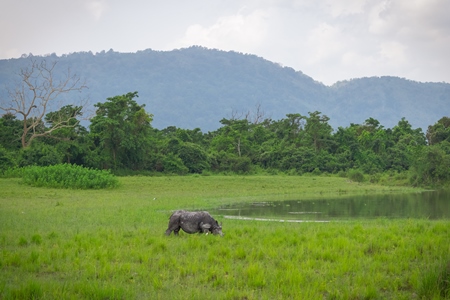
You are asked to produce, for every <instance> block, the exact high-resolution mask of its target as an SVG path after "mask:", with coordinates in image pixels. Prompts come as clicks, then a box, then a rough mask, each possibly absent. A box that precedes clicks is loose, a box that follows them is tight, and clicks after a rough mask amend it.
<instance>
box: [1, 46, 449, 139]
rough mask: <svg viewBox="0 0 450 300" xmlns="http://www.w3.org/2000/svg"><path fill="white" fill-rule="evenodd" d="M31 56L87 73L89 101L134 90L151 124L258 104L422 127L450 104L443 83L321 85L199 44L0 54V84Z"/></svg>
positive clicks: (210, 118) (200, 120) (211, 125)
mask: <svg viewBox="0 0 450 300" xmlns="http://www.w3.org/2000/svg"><path fill="white" fill-rule="evenodd" d="M30 58H34V59H38V60H39V59H46V60H52V61H53V60H54V61H57V62H58V67H59V68H60V69H62V70H67V68H69V67H70V69H71V70H73V71H74V72H76V73H77V74H78V75H79V76H80V77H81V78H84V79H85V80H86V82H87V85H88V86H89V94H90V98H91V102H92V104H94V103H97V102H104V101H106V98H108V97H113V96H116V95H121V94H126V93H128V92H133V91H138V92H139V98H138V99H137V101H138V103H140V104H145V105H146V110H147V111H148V112H149V113H152V114H153V115H154V121H153V123H152V124H153V126H154V127H156V128H160V129H162V128H165V127H168V126H176V127H181V128H186V129H193V128H200V129H201V130H202V131H204V132H206V131H211V130H215V129H217V128H219V127H220V126H221V124H220V122H219V121H220V120H221V119H222V118H231V117H233V116H235V115H236V114H245V113H247V112H252V111H254V110H255V109H256V107H259V108H260V109H261V110H262V112H264V114H265V116H266V117H269V118H272V119H274V120H279V119H281V118H284V117H285V115H286V114H288V113H300V114H302V115H307V113H308V112H313V111H320V112H322V114H324V115H327V116H328V117H330V121H329V123H330V125H332V126H333V127H334V128H337V127H339V126H342V127H347V126H349V125H350V124H351V123H359V124H360V123H363V122H364V121H365V120H366V119H368V118H370V117H372V118H374V119H377V120H378V121H380V124H381V125H383V126H385V127H388V128H390V127H393V126H395V125H396V124H397V123H398V121H400V120H401V118H402V117H405V118H406V120H408V121H409V122H410V123H411V125H412V126H413V127H414V128H418V127H420V128H422V130H423V131H426V129H427V127H428V126H429V125H432V124H434V123H435V122H436V121H437V120H439V119H440V118H441V117H443V116H444V115H441V114H448V108H450V84H448V83H430V82H427V83H423V82H417V81H412V80H408V79H404V78H399V77H394V76H382V77H375V76H374V77H365V78H355V79H352V80H345V81H338V82H336V83H335V84H333V85H331V86H327V85H324V84H323V83H321V82H318V81H316V80H314V79H313V78H311V77H309V76H308V75H306V74H304V73H303V72H301V71H296V70H294V69H293V68H290V67H286V66H281V65H280V64H277V63H274V62H271V61H268V60H266V59H264V58H262V57H258V56H256V55H253V54H243V53H238V52H234V51H222V50H217V49H207V48H203V47H198V46H194V47H189V48H183V49H175V50H171V51H155V50H151V49H146V50H142V51H138V52H135V53H119V52H114V51H113V50H109V51H107V52H106V51H102V52H100V53H96V54H93V53H92V52H75V53H71V54H67V55H62V56H57V55H55V54H52V55H49V56H30V57H25V56H23V57H21V58H17V59H9V60H0V86H11V84H12V79H13V76H12V75H14V73H17V71H18V70H20V68H23V67H24V66H26V64H27V62H28V60H29V59H30ZM3 90H4V89H3ZM1 96H2V97H5V94H4V93H3V95H1Z"/></svg>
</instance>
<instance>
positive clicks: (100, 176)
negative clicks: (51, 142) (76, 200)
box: [22, 164, 118, 189]
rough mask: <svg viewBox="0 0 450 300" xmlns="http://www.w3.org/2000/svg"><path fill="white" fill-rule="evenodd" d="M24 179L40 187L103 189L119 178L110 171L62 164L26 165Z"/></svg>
mask: <svg viewBox="0 0 450 300" xmlns="http://www.w3.org/2000/svg"><path fill="white" fill-rule="evenodd" d="M22 180H23V182H24V183H26V184H29V185H32V186H38V187H52V188H72V189H102V188H112V187H116V186H117V185H118V180H117V178H116V177H115V176H114V175H112V174H111V173H110V172H109V171H104V170H102V171H101V170H95V169H90V168H84V167H82V166H77V165H70V164H60V165H54V166H48V167H38V166H32V167H25V168H24V169H23V176H22Z"/></svg>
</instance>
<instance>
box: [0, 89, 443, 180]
mask: <svg viewBox="0 0 450 300" xmlns="http://www.w3.org/2000/svg"><path fill="white" fill-rule="evenodd" d="M137 97H138V94H137V92H134V93H128V94H125V95H120V96H115V97H111V98H108V99H107V101H106V102H105V103H97V104H96V105H95V106H96V107H97V111H96V116H95V117H94V118H93V119H92V122H91V124H90V127H89V128H90V132H88V131H87V130H86V129H85V128H84V127H82V126H80V125H79V124H78V125H77V121H76V119H72V120H71V122H72V123H73V124H72V123H71V124H69V125H76V126H73V127H67V128H59V129H58V130H54V131H53V132H52V135H50V136H46V137H44V138H40V139H39V140H38V141H37V142H34V143H33V144H32V145H31V146H30V147H28V148H26V149H23V150H17V149H16V150H14V149H12V148H9V147H7V146H3V148H2V147H1V145H0V170H13V169H14V168H15V167H16V166H18V167H22V166H33V165H34V166H51V165H55V164H61V163H71V164H76V165H82V166H85V167H89V168H94V169H109V170H113V171H115V172H116V174H119V173H120V174H137V173H140V174H156V173H166V174H179V175H185V174H202V173H210V174H211V173H239V174H249V173H261V174H265V173H270V174H277V173H285V174H316V175H317V174H322V173H328V174H336V173H339V172H346V171H347V170H358V172H356V171H350V173H349V174H347V175H348V176H355V178H353V179H352V180H354V181H358V182H359V181H361V180H364V179H363V177H364V175H367V179H368V180H369V181H371V182H381V183H383V184H389V180H385V177H386V176H384V175H383V176H379V175H377V174H388V173H391V172H393V173H403V174H409V175H410V181H409V182H408V181H407V180H405V178H406V175H403V178H400V179H398V180H397V179H394V181H395V183H396V184H399V183H401V182H402V183H403V184H413V185H416V186H419V185H420V186H445V185H448V184H450V176H449V175H448V174H449V172H447V169H449V167H450V162H449V161H450V158H449V157H450V142H449V141H448V134H447V133H448V128H449V125H450V121H449V119H448V118H447V117H444V118H441V119H440V120H439V121H438V122H437V123H436V124H435V125H433V126H430V127H429V128H428V131H427V136H426V137H425V135H424V133H423V132H422V130H421V129H420V128H417V129H413V128H412V126H411V124H410V123H409V122H408V121H407V120H406V119H405V118H402V119H401V120H400V121H399V122H398V124H397V125H396V126H394V127H393V128H392V129H390V128H387V129H386V128H384V126H382V125H381V123H380V121H378V120H376V119H374V118H372V117H370V118H368V119H366V120H365V121H364V123H362V124H353V123H352V124H350V126H348V127H345V128H344V127H339V128H338V129H337V130H336V132H334V133H333V130H332V127H331V126H330V124H329V120H330V119H329V118H328V117H327V116H326V115H322V113H321V112H319V111H314V112H309V113H308V115H307V116H304V115H301V114H299V113H291V114H286V117H285V118H283V119H281V120H272V119H263V117H262V114H261V112H260V111H259V110H258V112H257V114H256V117H254V118H253V117H252V114H251V113H250V112H249V113H248V114H246V115H245V118H241V119H239V118H236V117H235V116H234V117H233V118H231V119H225V118H223V119H221V120H220V123H221V124H222V125H223V126H222V127H220V128H219V129H217V130H215V131H212V132H208V133H207V134H204V133H202V132H201V130H200V129H199V128H196V129H193V130H189V129H181V128H177V127H175V126H169V127H167V128H165V129H163V130H158V129H155V128H152V126H151V122H152V117H153V116H152V114H149V113H147V112H146V111H145V109H144V105H139V104H138V103H137V102H136V101H135V98H137ZM80 109H81V108H80V107H72V106H70V105H69V106H65V107H63V108H61V109H60V110H59V111H57V112H51V113H49V114H47V116H46V121H47V123H48V124H50V125H51V124H53V123H58V122H59V121H60V120H64V119H67V118H68V117H71V116H78V115H79V113H80ZM18 125H20V121H17V120H15V118H14V117H13V116H11V115H5V116H3V118H2V119H1V122H0V127H1V128H2V129H5V131H4V132H5V134H4V135H1V134H0V142H1V143H3V144H5V143H6V142H3V141H11V132H14V131H15V130H16V129H17V127H18ZM42 126H44V127H45V124H42ZM42 130H45V128H42ZM427 139H428V141H429V144H427V143H426V141H427ZM3 173H4V175H3V176H5V171H3ZM9 174H10V175H11V174H12V173H9ZM8 176H9V175H8Z"/></svg>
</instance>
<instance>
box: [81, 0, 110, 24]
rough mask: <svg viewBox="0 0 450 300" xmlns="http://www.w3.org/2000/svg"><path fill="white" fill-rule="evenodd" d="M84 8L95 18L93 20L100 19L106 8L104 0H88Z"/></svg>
mask: <svg viewBox="0 0 450 300" xmlns="http://www.w3.org/2000/svg"><path fill="white" fill-rule="evenodd" d="M85 6H86V9H87V10H88V12H89V13H90V14H91V15H92V16H93V17H94V18H95V20H97V21H98V20H100V19H101V17H102V16H103V13H104V12H105V10H106V9H107V8H108V5H107V3H106V1H103V0H94V1H88V2H87V3H86V4H85Z"/></svg>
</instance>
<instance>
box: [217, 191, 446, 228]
mask: <svg viewBox="0 0 450 300" xmlns="http://www.w3.org/2000/svg"><path fill="white" fill-rule="evenodd" d="M211 212H212V213H213V214H219V215H223V216H224V218H228V219H247V220H261V221H285V222H306V221H309V222H327V221H334V220H348V219H373V218H390V219H394V218H395V219H398V218H404V219H406V218H417V219H449V220H450V190H441V191H427V192H422V193H414V194H391V195H359V196H351V197H350V196H349V197H339V198H336V199H314V200H289V201H270V199H267V201H261V202H253V203H242V204H232V205H227V206H222V207H219V208H218V209H215V210H214V211H211Z"/></svg>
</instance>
